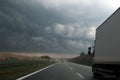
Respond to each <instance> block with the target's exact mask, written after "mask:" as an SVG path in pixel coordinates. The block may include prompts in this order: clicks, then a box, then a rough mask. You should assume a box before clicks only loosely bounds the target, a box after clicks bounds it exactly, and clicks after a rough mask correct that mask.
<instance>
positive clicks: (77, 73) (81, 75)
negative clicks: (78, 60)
mask: <svg viewBox="0 0 120 80" xmlns="http://www.w3.org/2000/svg"><path fill="white" fill-rule="evenodd" d="M76 74H77V75H78V76H79V77H80V78H82V79H85V78H84V76H82V75H81V74H80V73H76Z"/></svg>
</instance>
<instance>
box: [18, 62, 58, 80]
mask: <svg viewBox="0 0 120 80" xmlns="http://www.w3.org/2000/svg"><path fill="white" fill-rule="evenodd" d="M56 64H57V63H55V64H52V65H49V66H47V67H45V68H42V69H39V70H37V71H35V72H32V73H29V74H27V75H25V76H22V77H20V78H17V79H16V80H22V79H25V78H27V77H29V76H32V75H34V74H36V73H38V72H41V71H43V70H46V69H48V68H50V67H52V66H54V65H56Z"/></svg>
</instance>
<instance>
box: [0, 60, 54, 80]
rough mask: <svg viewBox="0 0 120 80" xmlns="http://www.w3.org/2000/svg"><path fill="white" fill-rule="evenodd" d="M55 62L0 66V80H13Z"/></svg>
mask: <svg viewBox="0 0 120 80" xmlns="http://www.w3.org/2000/svg"><path fill="white" fill-rule="evenodd" d="M53 63H55V62H53V61H49V60H44V61H28V62H22V63H12V64H0V80H15V79H17V78H19V77H21V76H24V75H26V74H29V73H31V72H34V71H36V70H39V69H41V68H44V67H46V66H48V65H51V64H53Z"/></svg>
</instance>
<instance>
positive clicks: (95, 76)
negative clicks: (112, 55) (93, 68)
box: [93, 72, 102, 78]
mask: <svg viewBox="0 0 120 80" xmlns="http://www.w3.org/2000/svg"><path fill="white" fill-rule="evenodd" d="M93 77H94V78H98V77H102V75H101V74H98V73H95V72H94V73H93Z"/></svg>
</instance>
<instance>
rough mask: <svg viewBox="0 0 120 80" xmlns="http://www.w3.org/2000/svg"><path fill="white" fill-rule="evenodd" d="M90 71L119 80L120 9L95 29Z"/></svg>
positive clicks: (97, 75)
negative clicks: (93, 51)
mask: <svg viewBox="0 0 120 80" xmlns="http://www.w3.org/2000/svg"><path fill="white" fill-rule="evenodd" d="M92 71H93V74H94V77H100V76H109V77H110V76H111V77H114V78H116V80H120V8H119V9H118V10H117V11H115V12H114V13H113V14H112V15H111V16H110V17H109V18H108V19H107V20H106V21H105V22H104V23H103V24H102V25H101V26H100V27H98V28H97V29H96V40H95V54H94V58H93V66H92Z"/></svg>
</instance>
